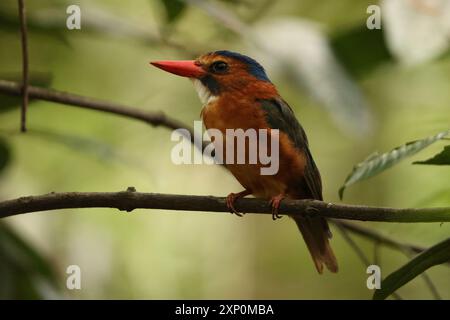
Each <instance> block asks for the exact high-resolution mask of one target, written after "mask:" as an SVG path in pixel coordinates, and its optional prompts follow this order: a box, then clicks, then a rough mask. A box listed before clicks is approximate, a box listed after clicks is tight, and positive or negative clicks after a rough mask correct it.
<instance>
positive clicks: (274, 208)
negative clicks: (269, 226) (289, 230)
mask: <svg viewBox="0 0 450 320" xmlns="http://www.w3.org/2000/svg"><path fill="white" fill-rule="evenodd" d="M284 198H285V196H284V194H279V195H277V196H275V197H273V198H272V199H271V200H270V205H271V206H272V220H277V219H281V218H282V216H280V215H279V214H278V209H279V208H280V204H281V201H282V200H283V199H284Z"/></svg>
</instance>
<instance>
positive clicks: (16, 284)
mask: <svg viewBox="0 0 450 320" xmlns="http://www.w3.org/2000/svg"><path fill="white" fill-rule="evenodd" d="M0 271H1V272H0V283H1V284H2V286H1V287H0V299H50V298H57V297H58V296H59V294H58V291H59V289H60V281H59V279H58V277H57V276H56V273H55V272H54V270H53V268H52V267H51V265H50V264H49V262H48V261H47V260H46V259H45V258H44V257H43V256H42V255H41V254H40V253H39V252H38V251H37V250H36V249H35V248H33V246H32V245H30V244H29V243H28V242H27V241H25V240H24V239H22V237H21V236H19V234H18V233H17V232H16V231H14V230H13V229H12V228H11V227H10V226H8V225H7V224H5V223H2V222H0Z"/></svg>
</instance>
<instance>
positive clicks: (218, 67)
mask: <svg viewBox="0 0 450 320" xmlns="http://www.w3.org/2000/svg"><path fill="white" fill-rule="evenodd" d="M210 69H211V71H212V72H214V73H225V72H226V71H227V70H228V64H226V63H225V62H223V61H216V62H214V63H213V64H212V65H211V67H210Z"/></svg>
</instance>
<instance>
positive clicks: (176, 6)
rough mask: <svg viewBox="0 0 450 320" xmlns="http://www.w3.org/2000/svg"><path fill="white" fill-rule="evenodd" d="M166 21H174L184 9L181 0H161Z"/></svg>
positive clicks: (184, 5) (184, 4)
mask: <svg viewBox="0 0 450 320" xmlns="http://www.w3.org/2000/svg"><path fill="white" fill-rule="evenodd" d="M161 2H162V4H163V6H164V11H165V14H166V21H167V22H168V23H173V22H175V21H176V20H177V19H178V18H179V17H180V16H181V14H182V13H183V12H184V10H185V9H186V3H185V2H184V1H182V0H161Z"/></svg>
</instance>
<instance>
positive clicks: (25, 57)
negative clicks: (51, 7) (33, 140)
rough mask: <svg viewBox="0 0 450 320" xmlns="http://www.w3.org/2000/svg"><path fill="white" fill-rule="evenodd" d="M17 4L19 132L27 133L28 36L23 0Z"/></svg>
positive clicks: (19, 0)
mask: <svg viewBox="0 0 450 320" xmlns="http://www.w3.org/2000/svg"><path fill="white" fill-rule="evenodd" d="M18 4H19V20H20V35H21V37H20V39H21V43H22V86H21V92H20V93H21V95H22V109H21V115H20V130H21V131H22V132H25V131H27V122H26V121H27V109H28V83H29V71H28V36H27V19H26V8H25V0H18Z"/></svg>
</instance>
